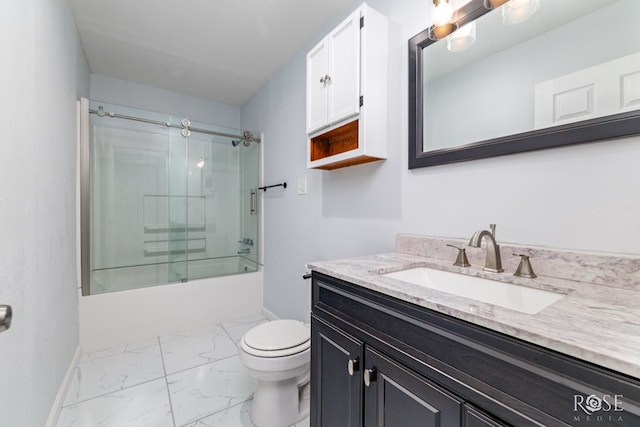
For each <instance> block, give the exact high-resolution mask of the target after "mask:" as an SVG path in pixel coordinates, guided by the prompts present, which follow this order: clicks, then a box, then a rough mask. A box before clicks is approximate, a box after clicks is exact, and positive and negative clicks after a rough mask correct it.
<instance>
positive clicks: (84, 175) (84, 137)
mask: <svg viewBox="0 0 640 427" xmlns="http://www.w3.org/2000/svg"><path fill="white" fill-rule="evenodd" d="M89 102H90V101H89V99H87V98H81V99H80V124H79V137H80V144H79V145H80V147H79V163H80V164H79V175H80V176H79V178H80V279H81V291H82V296H89V295H91V291H90V284H91V238H90V236H91V180H90V163H91V151H90V147H89V144H90V127H91V125H90V121H89V115H90V114H96V115H98V116H99V117H104V116H108V117H111V118H120V119H126V120H133V121H138V122H143V123H148V124H154V125H159V126H164V127H167V128H175V129H181V133H182V135H183V136H184V137H188V136H189V135H190V133H191V131H194V132H198V133H203V134H209V135H214V136H221V137H227V138H234V139H235V140H236V141H233V142H232V143H233V146H234V147H235V146H237V145H238V144H239V143H240V142H242V143H243V144H244V145H245V146H246V147H249V146H250V145H251V143H252V142H256V143H260V142H261V139H260V138H257V137H255V136H254V135H253V134H252V133H251V132H250V131H244V132H243V134H242V135H237V134H232V133H226V132H218V131H213V130H209V129H202V128H196V127H191V123H190V122H189V120H188V119H186V118H185V119H183V120H182V122H181V124H180V125H176V124H173V123H171V122H169V121H167V122H162V121H157V120H150V119H146V118H142V117H135V116H130V115H125V114H116V113H113V112H107V111H104V110H103V109H102V107H99V108H98V109H97V110H92V109H90V107H89ZM255 191H257V189H256V190H255ZM187 197H188V196H187ZM251 197H252V199H251V205H252V206H253V203H254V200H253V198H254V197H255V194H254V190H252V195H251ZM252 209H253V208H252ZM252 214H253V211H252Z"/></svg>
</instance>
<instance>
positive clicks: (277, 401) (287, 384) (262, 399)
mask: <svg viewBox="0 0 640 427" xmlns="http://www.w3.org/2000/svg"><path fill="white" fill-rule="evenodd" d="M309 390H310V387H309V383H308V382H307V383H306V384H304V385H302V386H301V385H298V382H297V380H296V378H292V379H291V380H287V381H281V382H271V381H260V380H259V381H258V384H257V386H256V391H255V393H254V394H253V404H252V406H251V421H252V422H253V423H254V424H255V425H256V426H257V427H290V426H292V425H294V424H296V423H297V422H299V421H301V420H303V419H305V418H306V417H308V416H309V406H310V392H309Z"/></svg>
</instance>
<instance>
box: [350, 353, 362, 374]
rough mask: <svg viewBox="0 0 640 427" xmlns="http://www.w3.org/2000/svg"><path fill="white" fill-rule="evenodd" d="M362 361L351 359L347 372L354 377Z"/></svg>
mask: <svg viewBox="0 0 640 427" xmlns="http://www.w3.org/2000/svg"><path fill="white" fill-rule="evenodd" d="M359 365H360V361H359V360H358V358H357V357H356V358H355V359H349V365H348V366H347V371H349V375H351V376H353V373H354V372H356V371H357V370H358V368H359Z"/></svg>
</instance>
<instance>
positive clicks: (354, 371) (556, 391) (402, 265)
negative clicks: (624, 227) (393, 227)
mask: <svg viewBox="0 0 640 427" xmlns="http://www.w3.org/2000/svg"><path fill="white" fill-rule="evenodd" d="M398 242H399V243H398V248H399V250H402V251H404V252H396V253H392V254H383V255H377V256H368V257H362V258H355V259H349V260H340V261H328V262H319V263H312V264H310V265H309V268H310V269H311V270H312V287H313V288H312V289H313V290H312V344H311V349H312V354H311V363H312V369H311V372H312V378H311V384H312V402H311V425H312V426H315V427H320V426H323V427H326V426H331V427H332V426H350V427H351V426H353V427H355V426H398V427H411V426H467V427H479V426H509V425H512V426H518V427H521V426H567V425H570V426H582V425H585V426H586V425H607V426H638V425H640V380H638V377H639V376H640V338H639V337H638V335H640V322H639V321H638V319H640V316H639V314H640V309H639V308H638V307H637V306H638V304H634V301H638V297H637V295H638V293H637V292H638V289H636V287H637V285H638V282H634V283H635V284H634V283H618V282H616V283H614V284H613V286H611V283H613V282H615V280H612V279H611V277H607V278H604V277H605V276H606V275H607V274H606V273H603V274H600V275H597V274H594V276H593V277H594V278H593V280H592V282H580V281H576V280H575V277H573V278H572V279H571V280H570V279H567V278H561V277H554V276H558V274H557V273H553V271H560V270H561V269H559V263H562V262H570V260H571V259H575V257H577V256H580V254H574V253H568V252H564V253H561V254H545V250H535V249H530V250H529V251H528V253H529V254H530V255H532V260H533V262H534V263H535V261H536V260H537V261H538V264H537V268H538V274H539V276H540V277H539V279H540V280H538V279H521V278H514V277H513V276H512V274H513V271H514V265H513V262H515V261H513V262H512V261H509V262H508V263H507V265H505V267H506V269H507V271H508V272H506V273H499V275H498V276H496V275H495V274H494V275H492V274H488V273H486V272H483V271H482V269H481V268H478V267H468V268H461V267H455V266H452V265H451V261H453V259H451V260H447V259H445V258H446V256H448V255H451V252H450V251H449V252H448V251H447V249H446V243H457V244H459V243H460V242H456V241H450V240H449V241H448V240H444V239H422V240H421V239H419V238H416V237H413V236H399V239H398ZM513 249H515V248H512V247H509V246H504V245H503V252H504V253H507V251H508V250H513ZM517 249H518V251H519V252H524V251H525V250H524V248H517ZM477 251H478V252H477V253H476V252H473V251H470V252H471V253H470V254H469V255H470V259H471V263H472V265H475V266H477V265H481V263H479V262H478V260H479V257H480V256H481V251H482V249H478V250H477ZM547 252H549V251H547ZM453 255H454V256H455V253H454V254H453ZM547 256H548V258H547V259H548V260H549V262H548V263H547V264H548V265H546V266H545V264H544V262H543V261H544V260H545V259H546V257H547ZM594 260H595V261H594ZM592 261H594V262H596V264H598V263H599V265H598V267H599V268H602V269H605V268H606V267H605V264H606V262H607V261H610V262H614V263H616V265H617V266H618V270H620V269H622V270H623V271H622V272H621V273H620V278H623V277H624V276H625V272H626V270H624V269H625V268H628V269H629V270H628V271H634V272H633V274H631V279H630V280H631V281H634V280H635V275H637V274H638V272H637V270H634V269H635V268H636V267H637V262H638V260H636V259H632V258H628V259H622V260H619V259H616V260H613V259H611V260H607V257H599V256H596V257H595V258H593V259H592ZM534 266H535V264H534ZM416 267H429V268H432V269H436V270H440V269H441V270H448V271H450V272H454V273H459V274H461V275H464V276H467V277H479V278H488V279H490V280H498V281H502V282H503V283H509V284H514V282H515V284H516V285H518V286H525V287H532V288H537V289H546V291H553V292H555V293H559V294H561V299H559V300H557V301H556V302H554V303H552V304H550V305H549V306H547V307H546V308H542V309H541V310H540V311H537V312H535V313H525V312H521V311H518V310H514V309H508V308H504V307H501V306H499V305H493V304H489V303H485V302H481V301H477V300H475V299H471V298H466V297H464V296H459V295H453V294H449V293H447V292H443V291H439V290H436V289H433V288H428V287H425V286H420V285H416V284H413V283H409V282H405V281H402V280H399V279H398V278H396V277H394V276H393V275H388V273H393V272H396V271H402V270H407V269H412V268H416ZM509 271H510V273H509ZM496 274H498V273H496ZM580 274H583V275H584V274H591V273H585V272H582V273H580ZM614 274H615V273H614ZM596 276H597V277H596ZM626 276H627V277H628V276H629V274H626ZM601 280H604V281H605V282H607V283H609V284H608V285H607V284H605V285H603V284H598V283H593V282H598V281H601ZM621 280H624V279H621ZM634 305H635V306H636V307H634ZM613 307H618V310H615V309H614V308H613ZM536 310H537V309H536Z"/></svg>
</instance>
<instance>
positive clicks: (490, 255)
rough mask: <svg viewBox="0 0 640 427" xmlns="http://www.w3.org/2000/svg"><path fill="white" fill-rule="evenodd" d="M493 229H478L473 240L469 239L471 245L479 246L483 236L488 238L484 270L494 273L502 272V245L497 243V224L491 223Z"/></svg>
mask: <svg viewBox="0 0 640 427" xmlns="http://www.w3.org/2000/svg"><path fill="white" fill-rule="evenodd" d="M490 227H491V231H487V230H478V231H476V232H475V233H473V236H471V240H469V246H472V247H474V248H479V247H480V244H481V242H482V238H483V237H486V238H487V258H486V261H485V263H484V271H490V272H492V273H502V272H503V271H504V269H503V268H502V260H501V259H500V246H498V244H497V243H496V225H495V224H490Z"/></svg>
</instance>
